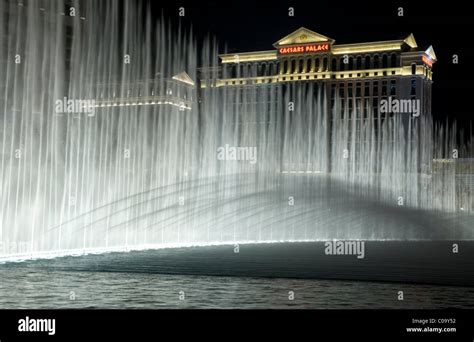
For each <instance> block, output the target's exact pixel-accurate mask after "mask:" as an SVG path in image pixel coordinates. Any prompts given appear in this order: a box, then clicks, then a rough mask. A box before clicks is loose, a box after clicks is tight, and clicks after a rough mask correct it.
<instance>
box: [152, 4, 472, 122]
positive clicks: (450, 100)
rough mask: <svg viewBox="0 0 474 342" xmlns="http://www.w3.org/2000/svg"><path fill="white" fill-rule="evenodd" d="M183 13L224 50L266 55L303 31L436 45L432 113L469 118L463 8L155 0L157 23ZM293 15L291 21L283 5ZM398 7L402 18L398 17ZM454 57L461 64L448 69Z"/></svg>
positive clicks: (345, 39) (468, 39)
mask: <svg viewBox="0 0 474 342" xmlns="http://www.w3.org/2000/svg"><path fill="white" fill-rule="evenodd" d="M181 6H182V7H185V9H186V16H185V17H184V19H182V22H183V24H184V26H185V27H186V26H188V25H190V24H192V26H193V30H194V32H195V33H196V35H197V36H198V38H204V37H205V36H207V35H211V36H215V37H216V38H217V40H218V41H219V44H220V46H222V47H223V46H224V44H227V48H228V52H244V51H255V50H271V49H273V46H272V44H273V43H274V42H275V41H277V40H278V39H280V38H282V37H284V36H285V35H287V34H289V33H291V32H292V31H294V30H296V29H297V28H299V27H300V26H305V27H307V28H308V29H310V30H313V31H316V32H318V33H321V34H323V35H326V36H328V37H331V38H333V39H335V40H336V43H356V42H365V41H376V40H390V39H398V38H401V37H404V36H407V35H408V34H409V33H411V32H412V33H413V34H414V35H415V38H416V41H417V43H418V45H419V46H421V47H425V46H429V45H433V47H434V50H435V53H436V55H437V57H438V62H437V63H436V64H435V66H434V87H433V115H434V116H435V118H436V119H438V120H445V119H446V118H449V119H450V120H451V119H456V120H457V121H458V123H459V125H460V126H464V127H466V128H467V127H468V126H469V121H470V120H472V118H473V117H474V116H473V111H472V109H471V97H473V94H474V93H473V90H474V85H473V83H472V77H473V76H474V75H473V71H472V69H473V68H472V67H471V62H472V61H473V60H474V48H473V47H472V36H471V32H473V31H474V14H473V13H472V12H471V10H470V9H469V7H468V5H467V4H466V3H456V2H454V1H451V2H446V3H442V4H441V3H439V4H438V3H436V2H434V1H431V2H429V1H421V0H420V1H411V2H402V1H397V2H392V3H389V2H388V1H380V2H378V3H373V2H366V1H365V2H363V3H360V2H359V1H357V2H355V1H353V2H352V3H350V2H342V1H336V0H334V1H320V0H318V1H314V0H308V1H272V2H257V1H232V2H231V1H207V2H204V1H194V2H185V1H179V2H167V3H166V4H165V5H164V4H163V3H162V2H156V1H152V11H153V13H154V14H155V15H156V16H157V17H158V16H160V15H161V12H163V13H164V15H165V18H171V19H172V20H173V21H176V20H177V18H178V8H179V7H181ZM290 6H291V7H293V8H294V9H295V16H294V17H289V16H288V7H290ZM400 6H401V7H403V9H404V17H399V16H398V15H397V9H398V7H400ZM453 54H457V55H459V64H457V65H455V64H453V63H452V56H453Z"/></svg>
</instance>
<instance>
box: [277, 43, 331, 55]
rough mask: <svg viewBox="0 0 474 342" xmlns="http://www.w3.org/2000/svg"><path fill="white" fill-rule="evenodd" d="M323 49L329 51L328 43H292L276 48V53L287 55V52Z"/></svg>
mask: <svg viewBox="0 0 474 342" xmlns="http://www.w3.org/2000/svg"><path fill="white" fill-rule="evenodd" d="M324 51H329V44H327V43H324V44H310V45H294V46H287V47H282V48H279V49H278V53H280V54H281V55H287V54H289V53H313V52H324Z"/></svg>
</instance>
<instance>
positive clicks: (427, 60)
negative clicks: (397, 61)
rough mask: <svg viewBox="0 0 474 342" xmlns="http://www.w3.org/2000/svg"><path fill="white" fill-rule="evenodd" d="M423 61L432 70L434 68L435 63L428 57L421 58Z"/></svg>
mask: <svg viewBox="0 0 474 342" xmlns="http://www.w3.org/2000/svg"><path fill="white" fill-rule="evenodd" d="M421 60H422V61H423V63H425V64H426V65H427V66H429V67H430V68H431V67H432V66H433V61H432V60H431V59H430V58H428V57H426V56H421Z"/></svg>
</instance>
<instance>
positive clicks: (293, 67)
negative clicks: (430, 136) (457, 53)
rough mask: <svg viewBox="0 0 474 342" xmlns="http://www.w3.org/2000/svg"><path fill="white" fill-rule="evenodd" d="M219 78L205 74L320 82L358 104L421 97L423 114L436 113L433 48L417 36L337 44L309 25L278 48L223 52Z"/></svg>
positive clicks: (254, 82)
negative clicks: (417, 38)
mask: <svg viewBox="0 0 474 342" xmlns="http://www.w3.org/2000/svg"><path fill="white" fill-rule="evenodd" d="M219 57H220V66H219V68H218V71H217V74H218V75H219V77H218V78H217V79H211V78H209V77H206V74H207V73H205V72H204V73H203V74H202V75H203V76H202V78H203V80H202V83H203V85H202V86H203V87H207V86H215V87H248V86H265V85H275V84H289V83H293V82H300V83H301V82H317V83H320V84H322V85H324V86H325V87H326V90H327V92H326V93H327V94H328V96H329V99H330V100H332V104H334V99H335V98H336V97H338V98H339V99H340V100H341V101H342V103H343V104H344V105H343V106H341V108H342V109H343V108H344V107H345V105H347V106H348V108H349V109H350V108H352V105H353V104H354V103H355V105H357V103H360V104H361V106H363V105H364V103H369V104H370V105H371V107H372V108H373V109H374V111H375V112H376V113H377V111H378V109H379V108H378V107H379V104H380V101H381V100H382V99H388V97H390V96H392V97H395V98H398V99H410V100H413V99H416V100H419V101H420V103H421V114H423V113H430V112H431V87H432V82H433V81H432V80H433V72H432V67H433V64H434V63H435V62H436V55H435V53H434V50H433V47H432V46H429V47H426V48H421V47H419V46H418V44H417V43H416V41H415V37H414V36H413V34H410V35H408V36H407V37H405V38H403V39H397V40H387V41H378V42H369V43H355V44H337V43H336V41H335V40H334V39H332V38H329V37H326V36H323V35H321V34H319V33H316V32H314V31H311V30H308V29H306V28H304V27H301V28H299V29H298V30H296V31H294V32H293V33H291V34H289V35H287V36H286V37H284V38H282V39H280V40H279V41H277V42H275V43H274V44H273V49H272V50H267V51H256V52H242V53H232V54H221V55H220V56H219Z"/></svg>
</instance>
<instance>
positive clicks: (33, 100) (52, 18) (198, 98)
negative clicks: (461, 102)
mask: <svg viewBox="0 0 474 342" xmlns="http://www.w3.org/2000/svg"><path fill="white" fill-rule="evenodd" d="M0 13H2V15H3V18H5V21H4V23H2V24H3V25H1V26H0V39H1V46H2V47H3V48H2V50H1V51H0V58H1V60H2V61H3V67H2V68H1V70H0V115H1V117H0V132H1V138H0V146H1V147H0V153H1V164H0V208H1V219H0V242H1V243H2V248H1V249H0V258H3V259H5V258H19V257H21V256H27V257H36V256H38V257H39V256H47V255H53V256H54V255H62V254H74V253H87V252H96V251H99V252H100V251H111V250H130V249H140V248H160V247H168V246H192V245H209V244H235V243H245V242H262V243H263V242H276V241H313V240H326V239H373V240H386V239H402V240H405V239H414V240H416V239H472V238H473V237H474V234H473V233H474V232H473V230H472V227H473V224H472V223H473V217H472V212H470V210H472V203H473V198H472V193H467V194H464V195H463V196H464V200H465V202H466V203H470V204H471V206H470V207H469V206H467V207H466V208H465V209H464V208H463V211H462V212H460V211H459V208H458V204H457V194H458V193H459V191H460V190H459V187H458V186H457V185H456V182H455V169H454V167H452V166H453V165H454V164H453V163H451V164H449V163H448V164H447V166H446V167H444V168H441V169H440V170H436V172H435V171H433V167H432V160H433V158H448V159H449V158H451V157H450V156H451V151H453V150H455V149H460V148H459V147H458V146H457V145H456V143H455V142H456V135H455V132H456V128H455V127H453V128H449V127H447V126H436V125H435V124H434V123H433V120H432V119H431V118H430V117H428V116H426V117H420V118H411V119H409V120H408V126H407V125H404V124H402V120H403V119H402V118H401V117H399V116H395V117H393V118H386V117H381V116H377V115H375V114H374V113H373V111H370V110H369V111H368V113H362V112H360V111H357V110H356V109H354V110H349V109H347V108H346V109H345V110H343V111H340V110H335V111H333V112H330V111H328V110H327V108H328V104H327V103H326V102H325V101H324V100H323V99H324V98H325V96H324V90H323V89H321V88H320V87H319V86H318V85H317V84H316V83H306V84H303V85H291V84H287V85H281V84H280V85H276V86H275V87H266V88H264V87H262V88H248V89H246V88H237V87H235V88H232V87H216V86H215V85H213V84H212V79H215V78H216V74H215V73H216V71H214V70H216V67H217V65H218V60H217V51H218V48H217V44H216V43H214V42H211V41H206V42H204V43H202V44H201V43H200V42H197V41H196V40H195V38H194V37H193V34H192V33H191V32H190V31H186V30H185V29H184V28H182V27H178V28H177V29H174V28H172V26H171V25H168V24H166V22H165V21H164V20H161V21H158V22H154V21H153V20H152V18H151V16H150V14H149V12H148V14H146V15H145V16H143V15H142V8H141V6H140V5H135V4H134V5H132V2H130V1H126V2H124V3H123V4H122V3H120V2H116V1H112V0H105V1H73V2H62V1H54V2H53V1H44V2H41V1H29V2H25V3H23V2H22V1H13V0H9V1H6V0H3V1H2V2H0ZM198 66H199V67H198ZM201 67H202V68H201ZM203 72H207V73H208V77H207V78H206V77H202V73H203ZM198 80H203V81H202V82H199V81H198ZM58 101H59V102H58ZM68 101H73V102H72V103H73V105H71V106H69V105H68V103H69V102H68ZM74 101H76V102H74ZM290 102H291V103H292V104H293V105H294V106H293V108H292V110H289V109H288V103H290ZM242 147H245V148H248V149H249V150H244V152H245V151H247V152H248V153H250V154H248V153H247V152H245V153H243V152H242V153H243V154H242V155H241V156H243V157H241V158H232V154H229V153H228V151H230V149H232V148H234V149H239V148H242ZM222 148H224V149H225V150H226V151H227V152H226V153H224V154H222V153H221V155H220V157H219V153H220V152H219V151H221V152H222ZM240 151H242V150H240ZM252 151H255V153H254V154H253V157H252V158H253V159H251V160H249V159H248V157H249V156H250V155H251V154H252V153H253V152H252ZM464 152H465V153H467V152H466V151H464Z"/></svg>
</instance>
